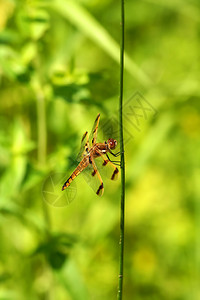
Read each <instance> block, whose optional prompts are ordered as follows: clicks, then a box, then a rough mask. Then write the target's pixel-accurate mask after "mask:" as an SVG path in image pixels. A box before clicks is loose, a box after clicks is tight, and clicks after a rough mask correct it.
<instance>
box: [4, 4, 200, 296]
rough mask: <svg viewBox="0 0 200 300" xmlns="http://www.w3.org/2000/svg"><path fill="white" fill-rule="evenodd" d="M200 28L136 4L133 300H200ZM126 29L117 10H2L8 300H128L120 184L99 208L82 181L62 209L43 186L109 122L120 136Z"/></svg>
mask: <svg viewBox="0 0 200 300" xmlns="http://www.w3.org/2000/svg"><path fill="white" fill-rule="evenodd" d="M199 17H200V16H199V10H198V1H197V0H190V1H186V0H184V1H178V0H176V1H168V2H166V3H165V2H163V1H159V0H157V1H154V0H144V1H135V2H133V1H132V2H131V1H130V2H126V42H125V45H126V55H127V57H126V69H125V72H126V73H125V87H124V89H125V102H126V101H128V100H129V99H132V102H131V103H130V105H128V106H126V110H125V112H126V113H127V114H126V115H125V120H124V125H125V130H126V134H125V137H126V138H127V140H126V143H125V147H126V149H125V151H126V239H125V240H126V245H125V288H124V299H130V300H132V299H136V300H140V299H145V300H147V299H148V300H150V299H151V300H159V299H164V300H165V299H166V300H168V299H170V300H180V299H181V300H183V299H185V300H186V299H187V300H188V299H194V300H196V299H198V298H199V297H200V289H199V279H200V274H199V270H200V254H199V253H200V252H199V249H200V238H199V228H200V205H199V197H200V188H199V181H200V170H199V161H200V150H199V149H200V139H199V137H200V131H199V128H200V101H199V100H200V93H199V79H200V68H199V51H198V50H199V19H200V18H199ZM119 31H120V3H116V1H113V0H110V1H72V0H71V1H65V0H51V1H45V0H41V1H37V0H32V1H21V2H18V1H8V0H2V1H1V2H0V85H1V90H0V93H1V94H0V95H1V96H0V176H1V179H0V225H1V226H0V239H1V252H0V300H1V299H2V300H3V299H4V300H5V299H20V300H21V299H27V298H28V299H60V300H62V299H65V300H66V299H70V300H71V299H75V300H76V299H77V300H80V299H84V300H85V299H95V300H96V299H115V297H116V294H117V288H116V286H117V279H118V278H117V277H118V254H119V253H118V250H119V249H118V240H119V201H120V181H118V182H114V183H113V182H109V180H107V179H105V194H104V196H103V197H102V198H100V199H99V198H97V197H96V196H95V194H94V192H93V191H92V190H91V189H90V187H89V186H88V185H87V183H86V182H85V181H84V180H83V178H82V177H81V176H80V178H77V180H76V186H77V196H76V199H75V200H74V201H73V202H72V203H71V204H70V205H68V206H64V207H62V208H56V207H54V206H51V205H48V204H47V203H46V202H45V201H44V199H43V197H42V186H43V184H44V182H45V180H46V178H48V176H49V174H51V173H52V172H53V173H66V176H68V175H70V172H71V171H72V170H73V159H74V158H75V157H76V153H77V152H78V150H79V144H80V139H81V137H82V134H83V133H84V131H85V130H90V129H91V127H92V124H93V122H94V119H95V117H96V115H97V113H99V112H100V113H101V124H106V122H107V121H109V120H110V121H111V120H112V122H113V123H112V122H111V123H108V124H115V125H116V126H115V125H114V130H115V129H116V132H114V133H113V134H114V135H115V134H116V136H117V134H118V128H117V124H118V123H117V121H116V120H117V119H116V118H117V114H118V111H117V105H118V90H119V60H118V53H119V36H120V35H119ZM138 95H139V101H140V104H141V103H142V104H143V105H146V108H151V109H150V111H146V113H147V116H146V117H145V113H144V111H143V110H142V109H141V106H140V108H136V107H134V106H138V104H139V102H138V101H137V99H136V98H137V96H138ZM133 107H134V112H135V113H136V116H134V115H130V110H129V109H130V108H132V109H133ZM128 113H129V114H128ZM132 113H133V112H132ZM133 123H134V124H133ZM136 128H139V130H138V129H136ZM128 137H130V139H128ZM100 138H101V139H103V138H107V136H105V132H104V131H103V130H100Z"/></svg>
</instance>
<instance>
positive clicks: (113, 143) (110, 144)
mask: <svg viewBox="0 0 200 300" xmlns="http://www.w3.org/2000/svg"><path fill="white" fill-rule="evenodd" d="M107 144H108V148H109V149H111V150H112V149H115V148H116V146H117V141H116V140H114V139H108V141H107Z"/></svg>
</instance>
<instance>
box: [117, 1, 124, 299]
mask: <svg viewBox="0 0 200 300" xmlns="http://www.w3.org/2000/svg"><path fill="white" fill-rule="evenodd" d="M124 20H125V18H124V0H121V48H120V88H119V126H120V152H121V211H120V213H121V216H120V241H119V245H120V253H119V283H118V295H117V296H118V300H121V299H122V296H123V275H124V272H123V269H124V210H125V161H124V139H123V88H124Z"/></svg>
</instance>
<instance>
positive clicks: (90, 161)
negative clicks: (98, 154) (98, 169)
mask: <svg viewBox="0 0 200 300" xmlns="http://www.w3.org/2000/svg"><path fill="white" fill-rule="evenodd" d="M89 163H90V164H92V160H91V157H90V156H89Z"/></svg>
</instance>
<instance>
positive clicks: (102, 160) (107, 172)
mask: <svg viewBox="0 0 200 300" xmlns="http://www.w3.org/2000/svg"><path fill="white" fill-rule="evenodd" d="M99 154H100V157H97V158H95V162H96V165H97V168H98V170H99V172H100V173H101V174H102V175H103V176H105V177H107V178H109V179H111V180H117V179H118V177H119V169H118V168H117V167H116V165H114V164H113V163H112V162H111V161H110V160H109V158H108V157H107V156H106V155H104V154H102V153H99Z"/></svg>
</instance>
